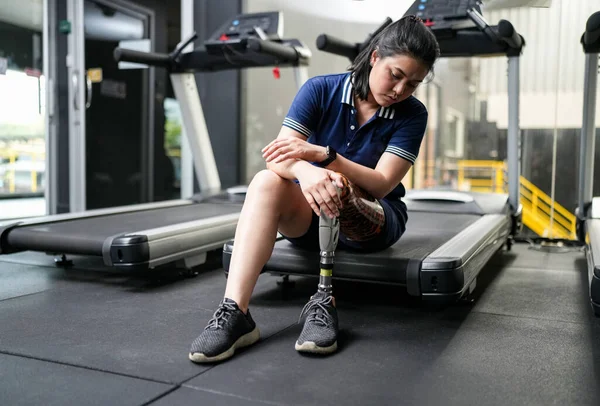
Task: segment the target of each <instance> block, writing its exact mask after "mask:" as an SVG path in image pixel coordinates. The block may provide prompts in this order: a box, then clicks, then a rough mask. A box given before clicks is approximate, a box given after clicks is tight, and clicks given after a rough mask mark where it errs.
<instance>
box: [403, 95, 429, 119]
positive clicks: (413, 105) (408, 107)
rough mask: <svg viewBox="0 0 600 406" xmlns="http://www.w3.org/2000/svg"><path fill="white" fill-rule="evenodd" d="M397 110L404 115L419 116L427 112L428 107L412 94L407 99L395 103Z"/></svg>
mask: <svg viewBox="0 0 600 406" xmlns="http://www.w3.org/2000/svg"><path fill="white" fill-rule="evenodd" d="M395 107H396V111H397V112H398V113H400V114H401V115H402V116H404V117H406V116H417V115H420V114H427V107H425V105H424V104H423V103H422V102H421V101H420V100H419V99H417V98H416V97H415V96H410V97H408V98H407V99H406V100H403V101H401V102H400V103H397V104H396V105H395Z"/></svg>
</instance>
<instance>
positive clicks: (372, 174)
mask: <svg viewBox="0 0 600 406" xmlns="http://www.w3.org/2000/svg"><path fill="white" fill-rule="evenodd" d="M411 166H412V164H411V163H410V162H409V161H407V160H406V159H404V158H400V157H399V156H396V155H394V154H391V153H389V152H384V153H383V155H382V156H381V158H379V162H377V166H376V167H375V169H371V168H367V167H366V166H363V165H360V164H357V163H355V162H352V161H351V160H349V159H347V158H344V157H343V156H341V155H340V154H337V158H336V160H335V161H333V162H332V163H331V164H329V165H328V166H327V169H330V170H332V171H335V172H339V173H342V174H344V175H345V176H346V177H347V178H348V179H349V180H350V181H351V182H352V183H354V184H356V185H358V186H359V187H361V188H362V189H364V190H365V191H367V192H368V193H369V194H370V195H371V196H373V197H374V198H376V199H381V198H383V197H385V196H387V194H388V193H390V192H391V191H392V190H394V188H395V187H396V186H398V184H399V183H400V182H401V181H402V179H404V176H406V174H407V173H408V171H409V169H410V167H411Z"/></svg>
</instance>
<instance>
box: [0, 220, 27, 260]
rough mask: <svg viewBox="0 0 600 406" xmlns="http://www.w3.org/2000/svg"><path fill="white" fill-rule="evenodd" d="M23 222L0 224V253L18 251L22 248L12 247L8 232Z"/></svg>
mask: <svg viewBox="0 0 600 406" xmlns="http://www.w3.org/2000/svg"><path fill="white" fill-rule="evenodd" d="M21 224H22V222H13V223H4V224H0V255H4V254H11V253H13V252H18V251H20V250H18V249H14V248H11V246H10V244H9V243H8V241H7V238H8V233H10V231H11V230H12V229H13V228H15V227H18V226H20V225H21Z"/></svg>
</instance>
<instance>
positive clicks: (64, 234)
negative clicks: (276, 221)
mask: <svg viewBox="0 0 600 406" xmlns="http://www.w3.org/2000/svg"><path fill="white" fill-rule="evenodd" d="M240 210H241V205H230V204H213V203H202V204H190V205H185V206H177V207H167V208H160V209H155V210H145V211H140V212H129V213H119V214H113V215H107V216H100V217H92V218H83V219H79V220H68V221H63V222H57V223H46V224H38V225H35V224H34V225H31V226H25V227H22V228H20V227H17V228H15V229H14V230H11V231H10V232H9V233H8V236H7V242H8V244H9V245H10V246H11V247H13V248H15V249H18V250H22V249H23V250H37V251H49V252H53V251H56V252H62V251H64V250H65V249H66V247H68V249H66V252H68V253H72V254H82V255H99V256H100V255H102V244H103V243H104V240H106V239H107V238H108V237H111V236H115V235H119V234H125V233H135V232H138V231H143V230H147V229H152V228H158V227H164V226H169V225H174V224H179V223H184V222H187V221H194V220H202V219H205V218H211V217H216V216H220V215H226V214H231V213H236V212H239V211H240Z"/></svg>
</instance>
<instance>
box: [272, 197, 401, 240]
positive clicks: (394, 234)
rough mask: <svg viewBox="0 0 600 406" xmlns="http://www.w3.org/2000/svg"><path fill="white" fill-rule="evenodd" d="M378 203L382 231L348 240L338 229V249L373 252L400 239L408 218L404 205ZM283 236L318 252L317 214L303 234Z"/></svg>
mask: <svg viewBox="0 0 600 406" xmlns="http://www.w3.org/2000/svg"><path fill="white" fill-rule="evenodd" d="M379 203H380V204H381V207H382V208H383V211H384V213H385V224H384V227H383V231H382V232H381V233H380V234H378V235H377V236H376V237H375V238H373V239H371V240H368V241H349V240H348V239H347V238H346V237H345V236H344V233H343V231H342V230H340V237H339V241H338V246H337V248H338V249H342V250H347V251H357V252H375V251H381V250H384V249H386V248H389V247H391V246H392V245H394V244H395V243H396V242H397V241H398V240H399V239H400V237H401V236H402V234H404V231H405V230H406V222H407V220H408V215H407V213H406V206H405V205H404V203H402V205H401V206H402V208H398V207H392V205H391V204H390V203H388V202H387V201H385V200H383V199H382V200H379ZM283 237H284V238H285V239H286V240H288V241H289V242H291V243H292V244H294V245H297V246H298V247H301V248H304V249H307V250H310V251H316V252H318V251H319V250H320V246H319V216H317V215H316V214H315V213H313V217H312V221H311V223H310V227H309V228H308V231H307V232H306V233H305V234H304V235H302V236H300V237H296V238H290V237H286V236H285V235H284V236H283Z"/></svg>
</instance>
